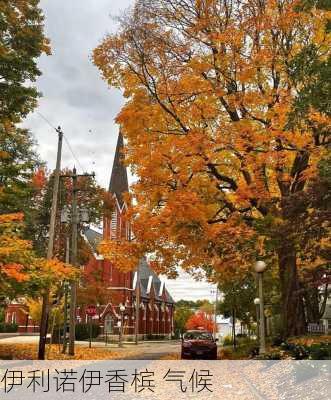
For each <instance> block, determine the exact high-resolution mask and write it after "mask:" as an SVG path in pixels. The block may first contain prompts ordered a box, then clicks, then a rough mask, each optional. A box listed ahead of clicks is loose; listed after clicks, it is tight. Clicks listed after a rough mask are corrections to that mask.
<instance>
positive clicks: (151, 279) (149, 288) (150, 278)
mask: <svg viewBox="0 0 331 400" xmlns="http://www.w3.org/2000/svg"><path fill="white" fill-rule="evenodd" d="M152 283H153V275H150V276H149V278H148V284H147V290H146V294H150V292H151V288H152Z"/></svg>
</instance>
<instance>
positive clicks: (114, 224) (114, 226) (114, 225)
mask: <svg viewBox="0 0 331 400" xmlns="http://www.w3.org/2000/svg"><path fill="white" fill-rule="evenodd" d="M110 227H111V239H115V238H116V237H117V211H114V212H113V213H112V214H111V223H110Z"/></svg>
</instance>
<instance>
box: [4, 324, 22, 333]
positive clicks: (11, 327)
mask: <svg viewBox="0 0 331 400" xmlns="http://www.w3.org/2000/svg"><path fill="white" fill-rule="evenodd" d="M17 331H18V325H17V324H6V323H5V322H1V323H0V333H15V332H17Z"/></svg>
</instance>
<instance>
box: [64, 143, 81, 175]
mask: <svg viewBox="0 0 331 400" xmlns="http://www.w3.org/2000/svg"><path fill="white" fill-rule="evenodd" d="M64 140H65V142H66V144H67V146H68V148H69V150H70V152H71V154H72V156H73V158H74V159H75V160H76V162H77V164H78V165H79V168H80V169H81V170H82V172H84V171H86V169H84V168H83V166H82V164H81V163H80V161H79V160H78V158H77V157H76V155H75V153H74V151H73V150H72V147H71V146H70V143H69V140H68V139H67V137H66V136H64Z"/></svg>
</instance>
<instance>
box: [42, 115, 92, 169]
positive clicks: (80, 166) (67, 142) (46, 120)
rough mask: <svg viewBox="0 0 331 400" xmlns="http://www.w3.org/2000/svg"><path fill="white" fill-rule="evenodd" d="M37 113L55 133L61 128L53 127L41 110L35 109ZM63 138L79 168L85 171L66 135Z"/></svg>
mask: <svg viewBox="0 0 331 400" xmlns="http://www.w3.org/2000/svg"><path fill="white" fill-rule="evenodd" d="M37 113H38V114H39V115H40V117H41V118H42V119H43V120H44V121H45V122H46V123H47V124H48V125H49V126H50V127H51V128H53V129H54V130H55V131H56V132H57V133H58V132H59V130H61V128H60V127H58V128H55V126H54V125H53V124H52V123H51V122H50V121H49V120H48V119H47V118H46V117H45V116H44V115H42V113H41V112H39V111H37ZM63 138H64V140H65V142H66V144H67V146H68V148H69V150H70V153H71V154H72V156H73V158H74V159H75V160H76V162H77V164H78V166H79V168H80V169H81V170H82V172H84V171H86V169H84V168H83V166H82V164H81V162H80V161H79V160H78V158H77V157H76V155H75V153H74V151H73V149H72V147H71V145H70V143H69V140H68V139H67V137H66V135H63Z"/></svg>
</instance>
